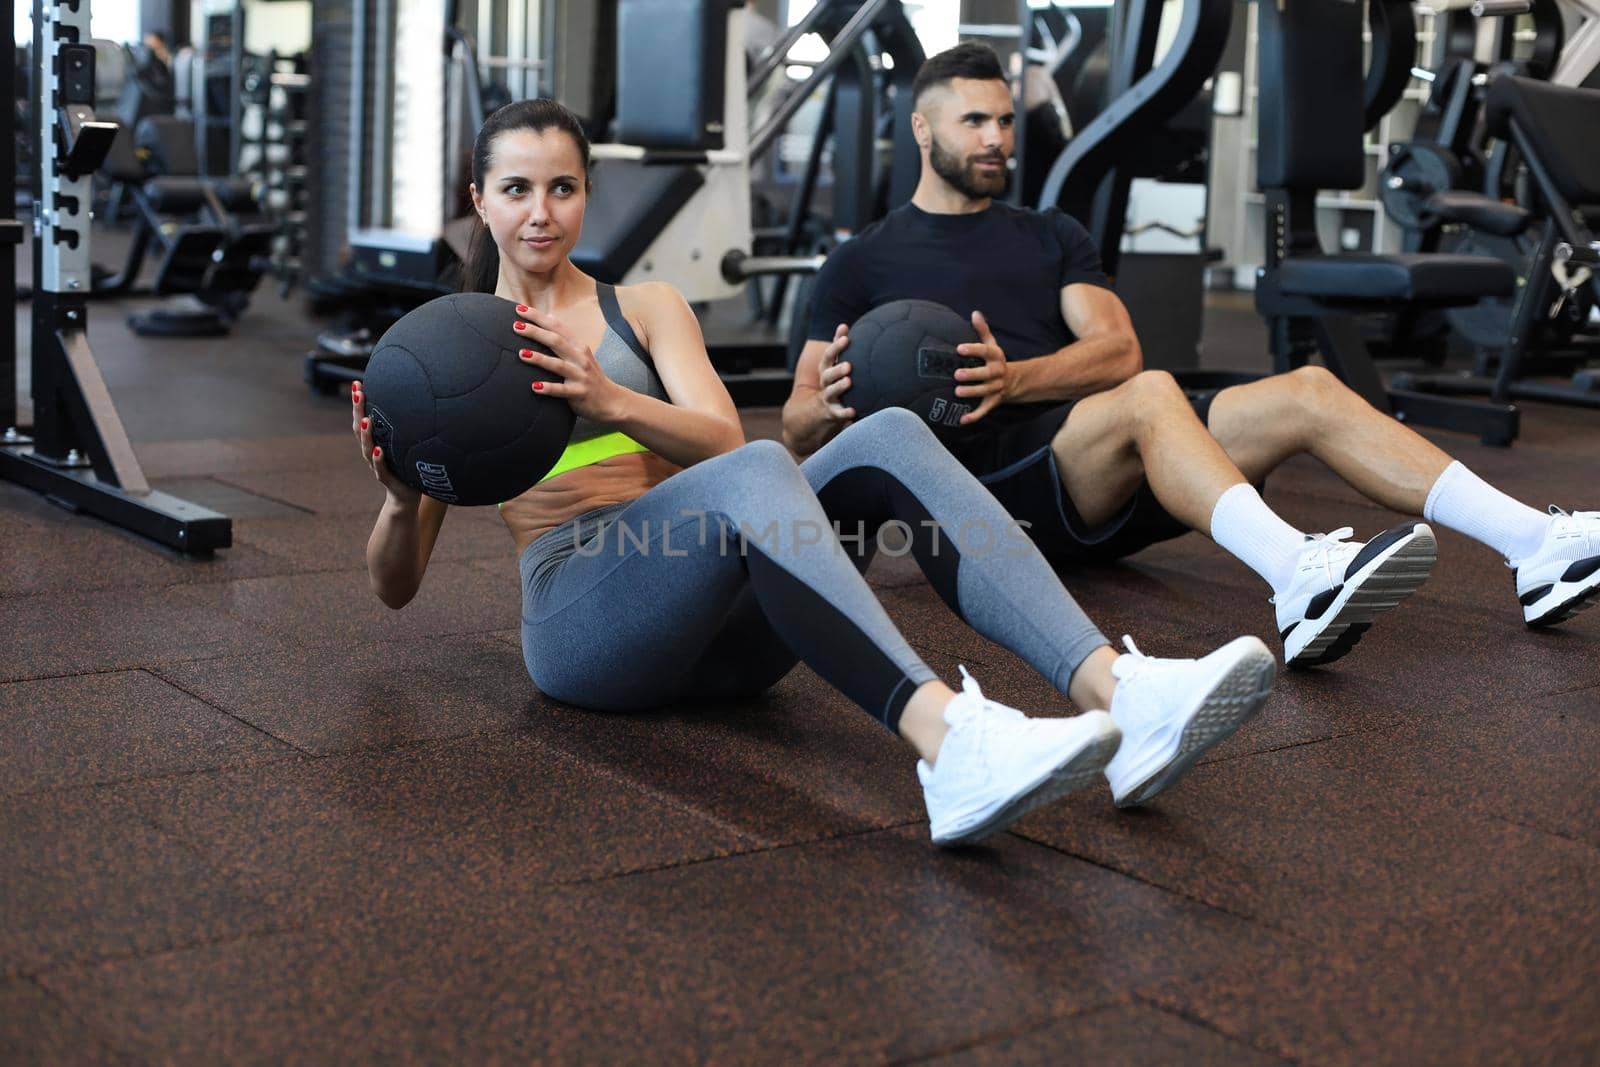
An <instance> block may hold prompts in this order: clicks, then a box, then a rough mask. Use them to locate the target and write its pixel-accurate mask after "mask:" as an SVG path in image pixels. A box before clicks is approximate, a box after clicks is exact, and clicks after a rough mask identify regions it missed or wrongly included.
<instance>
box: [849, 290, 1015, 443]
mask: <svg viewBox="0 0 1600 1067" xmlns="http://www.w3.org/2000/svg"><path fill="white" fill-rule="evenodd" d="M977 340H978V331H977V330H975V329H973V328H972V324H971V323H970V322H968V321H967V320H966V319H964V318H962V317H961V316H960V315H958V314H956V313H955V312H954V311H951V310H950V309H949V308H947V307H945V306H944V305H943V304H935V303H933V302H932V301H931V300H896V301H893V302H892V303H888V304H880V305H879V306H878V307H875V308H873V309H872V310H871V311H869V312H867V313H866V314H865V315H863V316H861V317H860V318H859V319H857V320H856V321H855V323H854V324H853V325H852V326H851V327H850V344H849V346H848V347H847V348H845V350H844V352H843V353H842V354H841V355H840V357H839V358H840V359H841V360H844V361H846V362H848V363H849V364H850V388H849V389H848V390H846V391H845V393H844V395H843V396H842V397H841V398H840V401H841V402H842V403H843V404H844V405H845V406H847V407H852V408H855V411H856V418H858V419H859V418H864V417H866V416H867V415H870V414H871V413H872V412H874V411H879V410H882V409H883V408H889V407H902V408H908V409H910V410H911V411H913V412H915V413H916V414H917V415H919V416H921V417H922V419H923V420H924V421H925V422H927V424H928V427H929V429H931V430H933V431H934V433H936V434H940V435H943V436H948V435H950V434H951V433H953V432H957V431H958V430H959V428H960V422H961V416H963V415H965V414H967V412H969V411H972V410H973V409H974V408H976V407H977V406H978V401H977V399H976V398H970V397H958V396H956V385H957V384H958V383H957V381H956V379H955V372H956V370H957V368H960V367H981V366H983V360H982V359H980V358H978V357H977V356H963V355H959V354H957V352H956V346H957V345H961V344H966V343H968V342H975V341H977Z"/></svg>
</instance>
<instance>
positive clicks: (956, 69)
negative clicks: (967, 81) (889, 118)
mask: <svg viewBox="0 0 1600 1067" xmlns="http://www.w3.org/2000/svg"><path fill="white" fill-rule="evenodd" d="M956 78H971V79H973V80H974V81H1005V80H1006V72H1005V68H1004V67H1002V66H1000V57H999V56H997V55H995V51H994V49H993V48H990V47H989V46H988V45H986V44H978V43H976V42H974V41H968V42H966V43H965V44H958V45H956V46H955V47H954V48H946V49H945V50H944V51H943V52H940V53H939V54H938V55H936V56H929V57H928V59H927V61H926V62H924V63H923V64H922V69H920V70H918V71H917V77H916V80H915V81H913V82H912V83H911V106H912V107H916V106H917V105H918V104H919V103H920V102H921V101H922V94H923V93H925V92H927V91H928V90H929V89H932V88H934V87H935V86H939V85H943V84H944V83H945V82H948V81H952V80H954V79H956Z"/></svg>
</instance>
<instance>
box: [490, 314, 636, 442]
mask: <svg viewBox="0 0 1600 1067" xmlns="http://www.w3.org/2000/svg"><path fill="white" fill-rule="evenodd" d="M517 314H518V315H519V316H521V318H519V319H518V320H517V322H516V323H514V324H513V326H512V331H513V332H514V333H515V334H516V335H517V336H518V337H519V338H521V339H522V340H524V341H537V342H538V343H539V344H542V345H544V346H545V347H546V348H548V349H549V350H550V351H549V352H548V353H546V352H539V351H536V350H534V349H531V348H523V349H521V350H519V351H518V353H517V354H518V355H519V356H521V357H522V360H523V362H525V363H529V364H531V365H533V366H535V367H539V368H542V369H544V370H547V371H549V372H550V373H551V374H554V375H556V376H557V377H558V378H560V379H561V380H560V381H555V382H534V383H533V389H534V392H536V393H538V394H539V395H540V396H557V397H560V398H561V399H563V400H565V401H566V402H567V403H568V404H571V405H572V412H573V414H575V415H577V416H578V417H579V418H584V419H589V420H590V421H592V422H599V423H605V424H612V423H616V422H618V421H619V420H620V419H621V405H622V401H623V400H624V399H625V394H626V392H627V390H625V389H623V388H622V387H621V386H619V385H618V384H617V383H616V382H614V381H612V380H611V379H610V378H608V377H606V373H605V371H603V370H601V369H600V364H599V363H597V362H596V361H595V358H594V352H593V351H592V350H591V349H590V348H589V346H588V345H586V344H583V343H581V342H579V341H574V340H573V339H572V338H571V337H569V336H567V334H566V331H565V329H564V327H563V326H562V324H561V320H560V319H558V318H557V317H556V316H554V315H552V314H550V313H549V312H544V311H539V310H537V309H535V308H531V307H528V306H527V305H526V304H518V305H517Z"/></svg>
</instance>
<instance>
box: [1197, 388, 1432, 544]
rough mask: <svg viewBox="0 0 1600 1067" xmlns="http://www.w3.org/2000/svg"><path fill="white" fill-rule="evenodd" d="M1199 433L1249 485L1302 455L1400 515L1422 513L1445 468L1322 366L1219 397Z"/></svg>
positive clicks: (1416, 437) (1416, 438)
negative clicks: (1208, 435)
mask: <svg viewBox="0 0 1600 1067" xmlns="http://www.w3.org/2000/svg"><path fill="white" fill-rule="evenodd" d="M1207 427H1208V428H1209V429H1210V431H1211V434H1212V436H1213V437H1215V438H1216V439H1217V443H1218V444H1220V445H1221V446H1222V448H1223V450H1224V451H1225V452H1227V454H1228V458H1229V459H1231V460H1232V461H1233V462H1234V463H1235V464H1236V465H1237V466H1238V468H1239V470H1240V471H1241V472H1243V474H1244V476H1245V477H1246V478H1248V479H1249V480H1250V481H1252V482H1259V481H1260V480H1261V479H1262V478H1264V477H1266V476H1267V474H1268V473H1269V472H1271V471H1272V470H1273V469H1275V468H1276V467H1277V466H1278V465H1279V464H1281V463H1283V461H1284V460H1286V459H1289V458H1290V457H1291V456H1296V455H1299V454H1300V453H1302V452H1305V453H1309V454H1310V455H1313V456H1315V457H1316V458H1318V459H1320V460H1321V461H1322V462H1324V463H1326V464H1327V465H1328V467H1329V468H1330V469H1332V471H1333V472H1334V473H1335V474H1337V475H1338V476H1339V477H1340V478H1343V479H1344V480H1345V481H1346V482H1347V483H1348V484H1349V485H1350V486H1351V487H1352V488H1353V489H1355V490H1356V492H1358V493H1360V494H1361V495H1362V496H1364V497H1366V498H1367V499H1369V500H1373V501H1376V502H1377V503H1379V504H1382V505H1383V506H1384V507H1386V508H1390V509H1392V510H1394V511H1400V512H1404V513H1405V514H1407V515H1421V514H1422V511H1423V507H1424V505H1425V504H1426V503H1427V500H1428V491H1429V490H1430V489H1432V488H1433V486H1434V483H1436V482H1437V481H1438V480H1439V475H1441V474H1443V473H1444V471H1445V468H1446V467H1448V466H1450V464H1451V462H1452V460H1451V458H1450V456H1449V455H1447V454H1446V453H1444V452H1443V451H1441V450H1440V449H1439V448H1438V447H1436V446H1435V445H1434V444H1433V443H1432V442H1431V441H1429V440H1428V439H1427V438H1425V437H1423V436H1422V435H1420V434H1418V433H1417V432H1416V431H1414V430H1412V429H1411V428H1409V427H1407V426H1405V425H1403V424H1402V423H1400V422H1399V421H1397V420H1395V419H1393V418H1391V417H1389V416H1388V415H1385V414H1384V413H1383V412H1381V411H1379V410H1378V409H1377V408H1375V407H1373V406H1372V405H1371V404H1369V403H1367V402H1366V401H1365V400H1363V399H1362V398H1361V396H1360V395H1359V394H1357V393H1356V392H1355V391H1354V390H1353V389H1350V388H1349V387H1348V386H1346V385H1345V384H1344V383H1343V382H1341V381H1340V380H1339V379H1338V378H1336V377H1335V376H1334V375H1333V374H1332V373H1330V372H1329V371H1328V370H1326V369H1325V368H1323V367H1301V368H1300V369H1298V370H1293V371H1290V372H1289V373H1287V374H1275V375H1273V376H1272V377H1270V378H1263V379H1262V380H1261V381H1258V382H1251V383H1249V384H1248V385H1239V386H1234V387H1233V388H1231V389H1224V390H1222V391H1221V392H1220V393H1218V394H1217V396H1216V399H1215V400H1213V401H1212V402H1211V412H1210V415H1209V416H1208V418H1207Z"/></svg>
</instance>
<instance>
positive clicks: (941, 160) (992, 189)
mask: <svg viewBox="0 0 1600 1067" xmlns="http://www.w3.org/2000/svg"><path fill="white" fill-rule="evenodd" d="M993 158H997V157H993V156H973V157H972V159H971V160H970V161H967V162H965V163H963V161H962V159H961V157H959V156H957V155H956V154H955V153H954V152H947V151H945V148H944V146H943V145H941V144H940V143H939V138H937V137H935V138H933V148H932V150H931V151H930V152H929V153H928V162H929V164H931V165H932V167H933V172H934V173H935V174H937V175H938V176H939V177H941V178H943V179H944V180H945V181H946V182H948V183H949V184H950V185H951V186H952V187H954V188H955V190H956V191H957V192H959V193H961V194H962V195H963V196H965V197H967V199H969V200H983V199H985V198H987V197H992V196H999V195H1000V194H1001V193H1003V192H1005V191H1006V181H1007V180H1008V179H1009V178H1010V174H1009V172H1008V171H1007V169H1006V167H1005V166H1004V162H1005V161H1004V159H1003V158H1002V159H1001V164H1002V166H1001V167H1000V170H999V171H998V172H996V173H993V174H989V173H985V172H983V171H980V170H979V169H978V167H977V162H978V161H979V160H980V159H993Z"/></svg>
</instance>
